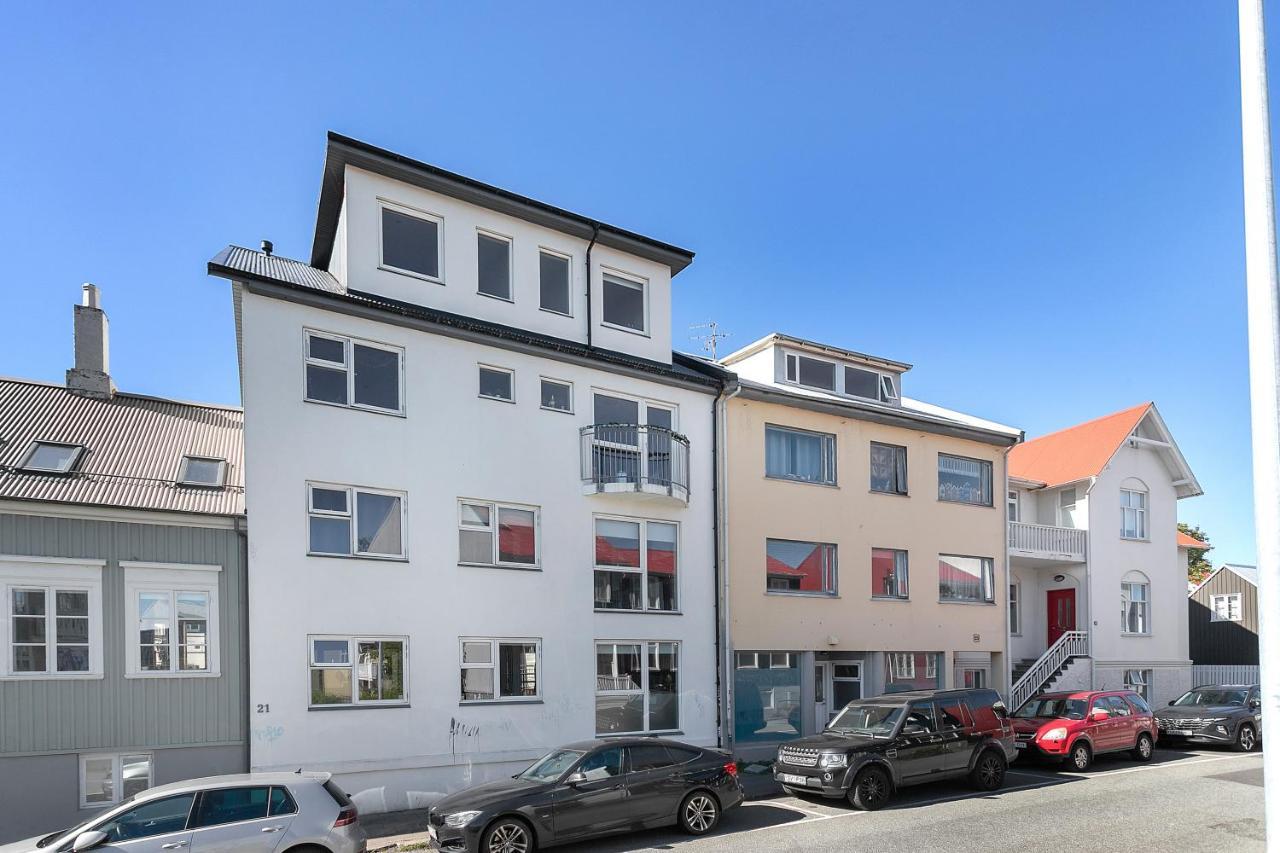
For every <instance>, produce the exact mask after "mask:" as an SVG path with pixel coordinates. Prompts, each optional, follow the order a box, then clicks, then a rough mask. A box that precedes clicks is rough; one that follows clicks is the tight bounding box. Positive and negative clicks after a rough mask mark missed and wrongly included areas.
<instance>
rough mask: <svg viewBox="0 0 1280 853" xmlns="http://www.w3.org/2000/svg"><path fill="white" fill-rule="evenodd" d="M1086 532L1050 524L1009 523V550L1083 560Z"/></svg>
mask: <svg viewBox="0 0 1280 853" xmlns="http://www.w3.org/2000/svg"><path fill="white" fill-rule="evenodd" d="M1087 535H1088V532H1087V531H1084V530H1076V529H1074V528H1071V527H1054V526H1053V525H1051V524H1028V523H1026V522H1025V521H1011V522H1009V548H1010V549H1011V550H1014V551H1031V552H1034V553H1037V554H1046V555H1053V556H1063V557H1072V558H1075V559H1077V560H1084V553H1085V537H1086V536H1087Z"/></svg>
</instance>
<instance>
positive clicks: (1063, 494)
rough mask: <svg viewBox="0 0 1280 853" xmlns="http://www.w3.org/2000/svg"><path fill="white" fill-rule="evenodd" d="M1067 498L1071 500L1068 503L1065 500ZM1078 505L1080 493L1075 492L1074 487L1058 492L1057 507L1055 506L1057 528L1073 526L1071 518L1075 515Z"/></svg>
mask: <svg viewBox="0 0 1280 853" xmlns="http://www.w3.org/2000/svg"><path fill="white" fill-rule="evenodd" d="M1068 496H1070V498H1071V500H1070V501H1068V500H1067V497H1068ZM1079 505H1080V493H1079V492H1078V491H1076V488H1075V486H1072V487H1071V488H1069V489H1063V490H1062V491H1060V492H1058V506H1057V522H1058V527H1070V526H1071V524H1075V519H1074V518H1073V515H1074V514H1075V511H1076V507H1077V506H1079ZM1068 521H1070V522H1071V524H1067V522H1068Z"/></svg>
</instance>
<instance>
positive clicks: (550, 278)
mask: <svg viewBox="0 0 1280 853" xmlns="http://www.w3.org/2000/svg"><path fill="white" fill-rule="evenodd" d="M569 267H570V264H569V258H567V257H565V256H564V255H557V254H554V253H552V252H548V251H545V250H543V251H541V252H539V253H538V306H539V307H540V308H542V310H543V311H551V312H554V313H556V314H565V315H571V314H573V308H572V305H573V301H572V298H571V297H570V295H569Z"/></svg>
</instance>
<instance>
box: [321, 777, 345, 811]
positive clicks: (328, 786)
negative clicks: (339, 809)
mask: <svg viewBox="0 0 1280 853" xmlns="http://www.w3.org/2000/svg"><path fill="white" fill-rule="evenodd" d="M324 789H325V790H326V791H328V792H329V796H331V797H333V801H334V802H336V803H337V804H338V805H340V806H349V805H351V798H350V797H348V796H347V792H346V791H344V790H342V789H341V788H339V787H338V786H337V785H335V784H334V782H333V780H332V779H330V780H329V781H328V782H325V783H324Z"/></svg>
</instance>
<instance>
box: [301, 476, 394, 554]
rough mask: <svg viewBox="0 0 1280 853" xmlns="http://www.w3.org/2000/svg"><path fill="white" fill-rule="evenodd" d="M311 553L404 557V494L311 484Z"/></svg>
mask: <svg viewBox="0 0 1280 853" xmlns="http://www.w3.org/2000/svg"><path fill="white" fill-rule="evenodd" d="M307 492H308V496H309V497H308V530H309V539H308V542H309V545H308V553H310V554H316V555H322V556H358V557H383V558H395V559H399V558H403V557H404V556H405V548H404V494H403V493H399V492H384V491H373V490H371V489H363V488H358V487H344V486H318V485H312V484H308V486H307Z"/></svg>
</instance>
